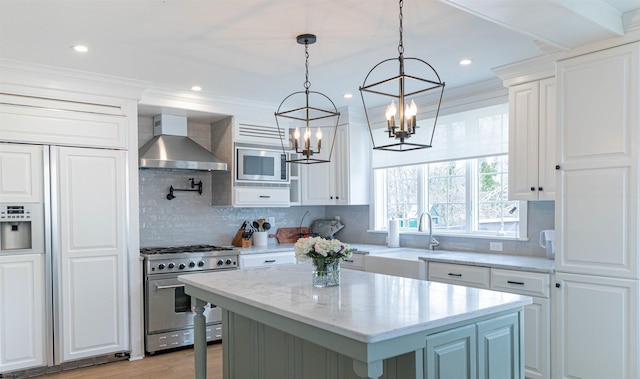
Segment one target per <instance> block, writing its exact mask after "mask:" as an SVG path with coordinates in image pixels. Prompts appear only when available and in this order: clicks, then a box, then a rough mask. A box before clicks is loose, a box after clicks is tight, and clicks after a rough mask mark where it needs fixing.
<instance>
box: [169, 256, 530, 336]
mask: <svg viewBox="0 0 640 379" xmlns="http://www.w3.org/2000/svg"><path fill="white" fill-rule="evenodd" d="M311 270H312V266H311V264H310V263H308V262H305V263H302V264H298V265H286V266H277V267H268V268H259V269H255V270H234V271H223V272H216V273H200V274H196V273H194V274H189V275H184V276H179V277H178V280H179V281H181V282H183V283H186V284H187V285H190V286H193V287H196V288H200V289H202V290H205V291H207V292H210V293H213V294H215V295H217V296H220V297H222V298H224V301H222V300H221V301H222V302H221V303H219V304H218V305H220V306H221V307H225V303H224V302H239V303H242V304H248V305H250V306H252V307H257V308H259V309H264V310H267V311H269V312H273V313H276V314H279V315H283V316H285V317H287V318H290V319H293V320H296V321H300V322H303V323H307V324H312V325H314V326H316V327H318V328H321V329H324V330H327V331H330V332H334V333H338V334H340V335H343V336H346V337H349V338H352V339H355V340H357V341H361V342H365V343H375V342H379V341H383V340H387V339H391V338H395V337H400V336H405V335H409V334H412V333H417V332H421V331H427V330H431V329H434V328H439V327H445V326H447V325H450V324H452V323H457V322H461V321H466V320H471V319H474V318H477V317H482V316H486V315H491V314H493V313H497V312H501V311H509V310H515V309H518V308H520V307H523V306H525V305H528V304H530V303H531V298H530V297H528V296H520V295H515V294H509V293H503V292H495V291H489V290H482V289H476V288H467V287H462V286H454V285H449V284H444V283H435V282H429V281H424V280H414V279H408V278H402V277H396V276H390V275H381V274H375V273H369V272H363V271H357V270H341V273H340V276H341V284H340V285H339V286H337V287H328V288H315V287H313V286H312V285H311ZM227 305H228V304H227Z"/></svg>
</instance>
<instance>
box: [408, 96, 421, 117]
mask: <svg viewBox="0 0 640 379" xmlns="http://www.w3.org/2000/svg"><path fill="white" fill-rule="evenodd" d="M405 113H406V115H407V118H411V117H413V116H415V115H416V114H417V113H418V107H416V103H415V101H413V100H411V106H409V105H407V107H406V108H405Z"/></svg>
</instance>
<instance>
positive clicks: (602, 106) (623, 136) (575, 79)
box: [555, 43, 640, 279]
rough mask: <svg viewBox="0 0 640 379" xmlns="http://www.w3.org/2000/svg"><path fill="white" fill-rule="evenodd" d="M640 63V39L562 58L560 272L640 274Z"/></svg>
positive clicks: (558, 213) (560, 81)
mask: <svg viewBox="0 0 640 379" xmlns="http://www.w3.org/2000/svg"><path fill="white" fill-rule="evenodd" d="M639 62H640V43H634V44H627V45H622V46H619V47H615V48H610V49H607V50H602V51H598V52H595V53H591V54H586V55H580V56H577V57H574V58H571V59H566V60H563V61H560V62H558V76H557V78H558V86H559V91H558V96H559V98H558V111H559V117H558V121H559V123H560V124H559V128H558V131H559V132H558V139H559V145H558V146H559V149H558V154H559V156H558V159H559V165H560V171H559V175H558V189H559V194H560V195H559V197H558V200H559V205H558V206H557V207H556V222H555V224H556V229H559V230H560V233H559V234H558V233H556V251H557V253H556V270H558V271H563V272H572V273H582V274H591V275H603V276H612V277H620V278H632V279H638V275H639V272H640V270H639V267H638V262H639V261H640V260H639V259H638V200H639V197H638V183H639V182H638V172H639V171H638V165H639V158H638V131H639V129H640V128H639V120H638V99H639V88H640V84H639V83H640V78H639V75H640V70H639ZM599 237H600V238H599Z"/></svg>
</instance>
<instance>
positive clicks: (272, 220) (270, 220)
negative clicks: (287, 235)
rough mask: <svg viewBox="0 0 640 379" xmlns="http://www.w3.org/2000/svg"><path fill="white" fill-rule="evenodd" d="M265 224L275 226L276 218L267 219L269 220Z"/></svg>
mask: <svg viewBox="0 0 640 379" xmlns="http://www.w3.org/2000/svg"><path fill="white" fill-rule="evenodd" d="M267 222H268V223H269V224H271V225H273V224H275V223H276V218H275V217H269V218H268V219H267Z"/></svg>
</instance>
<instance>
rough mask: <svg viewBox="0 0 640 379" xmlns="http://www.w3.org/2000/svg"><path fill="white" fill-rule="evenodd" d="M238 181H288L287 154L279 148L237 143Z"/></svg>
mask: <svg viewBox="0 0 640 379" xmlns="http://www.w3.org/2000/svg"><path fill="white" fill-rule="evenodd" d="M236 181H240V182H277V183H282V182H288V181H289V176H288V173H287V156H286V154H284V153H283V152H282V150H277V149H268V148H261V147H257V146H245V145H236Z"/></svg>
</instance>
